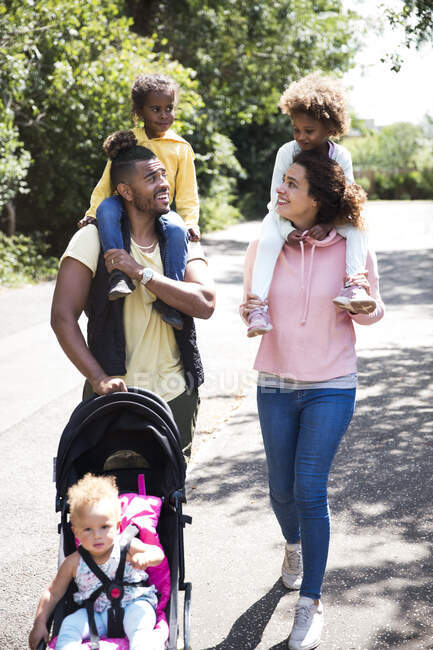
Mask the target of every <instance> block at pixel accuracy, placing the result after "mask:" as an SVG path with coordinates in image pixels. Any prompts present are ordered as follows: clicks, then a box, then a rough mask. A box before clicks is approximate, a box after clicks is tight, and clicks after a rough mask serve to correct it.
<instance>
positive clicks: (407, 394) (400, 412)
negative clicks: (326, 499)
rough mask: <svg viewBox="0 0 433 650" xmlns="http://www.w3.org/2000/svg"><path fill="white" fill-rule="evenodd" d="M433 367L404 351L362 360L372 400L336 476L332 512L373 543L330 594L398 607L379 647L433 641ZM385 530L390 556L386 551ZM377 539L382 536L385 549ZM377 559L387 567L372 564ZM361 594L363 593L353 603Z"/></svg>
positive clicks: (334, 579)
mask: <svg viewBox="0 0 433 650" xmlns="http://www.w3.org/2000/svg"><path fill="white" fill-rule="evenodd" d="M432 362H433V356H432V351H431V350H430V349H427V348H426V349H422V348H421V349H420V348H418V349H416V348H400V349H398V350H396V351H395V352H393V353H388V352H387V354H386V356H385V357H384V356H380V355H378V356H377V357H374V355H373V358H368V359H365V358H361V359H360V360H359V383H360V386H362V387H363V392H364V393H366V397H365V398H364V399H361V400H360V401H359V402H358V404H357V407H356V411H355V417H354V419H353V422H352V425H351V427H350V429H349V431H348V433H347V434H346V436H345V438H344V440H343V442H342V444H341V446H340V449H339V451H338V454H337V457H336V459H335V463H334V468H333V472H332V474H331V481H330V499H331V504H332V510H333V512H334V513H337V512H339V513H343V514H344V515H345V517H347V518H348V520H349V521H350V522H351V527H353V529H354V530H355V531H359V533H360V534H364V535H365V534H367V535H369V543H368V545H367V547H366V545H365V544H364V546H363V551H362V558H363V563H362V566H359V565H358V566H356V564H355V565H354V566H353V567H351V568H350V569H344V570H340V569H338V570H334V571H328V572H327V574H326V578H325V580H326V585H325V589H326V591H327V592H328V593H330V594H334V596H335V597H336V598H338V599H339V600H340V602H343V603H344V602H345V600H346V604H350V605H351V606H356V604H357V603H358V604H361V603H362V602H364V603H365V602H368V601H372V600H373V599H377V598H386V599H387V600H389V601H391V602H393V603H394V605H395V606H397V608H398V611H396V613H394V614H393V620H392V621H390V622H389V625H388V626H387V628H386V629H384V630H382V631H381V632H380V633H378V635H376V638H375V639H374V642H373V643H374V645H372V646H371V647H374V648H382V647H383V648H399V647H402V646H405V647H408V643H410V642H412V641H413V642H415V641H416V643H415V645H413V647H414V648H421V647H423V648H427V647H429V646H427V645H426V642H427V638H429V639H431V633H432V628H431V627H430V626H431V624H432V620H431V606H432V605H433V596H432V594H433V560H432V557H431V554H429V553H428V544H429V543H432V542H433V512H432V495H433V481H432V467H433V432H432V425H431V423H432V420H433V405H432V403H431V401H430V400H429V399H428V398H427V393H426V391H427V389H428V387H429V384H430V387H431V381H432V367H433V363H432ZM383 529H385V531H384V532H385V535H386V538H387V540H389V548H388V549H384V548H382V545H383V541H382V540H383V536H382V533H383ZM375 532H380V533H381V538H382V539H381V540H380V541H379V540H378V539H376V538H375ZM395 544H399V547H395V546H394V545H395ZM375 553H379V554H380V556H379V557H380V561H379V562H374V560H373V559H372V560H371V561H370V564H369V563H368V561H367V562H366V561H365V560H366V558H368V555H369V554H371V556H374V554H375ZM384 558H386V559H384ZM357 588H358V589H359V588H360V595H359V596H358V598H357V599H355V600H354V599H353V592H354V591H355V590H356V589H357ZM349 592H350V593H349ZM346 593H347V594H348V597H349V599H346V597H345V594H346ZM429 629H430V633H429Z"/></svg>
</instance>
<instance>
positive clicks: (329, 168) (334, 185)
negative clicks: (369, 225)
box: [293, 151, 367, 230]
mask: <svg viewBox="0 0 433 650" xmlns="http://www.w3.org/2000/svg"><path fill="white" fill-rule="evenodd" d="M295 163H296V164H297V165H301V166H302V167H303V168H304V169H305V175H306V177H307V181H308V185H309V190H308V194H309V196H312V197H313V198H314V199H316V201H317V203H318V205H319V212H318V214H317V223H334V224H335V225H344V224H350V225H352V226H355V228H358V229H359V230H365V229H366V223H365V219H364V215H363V213H362V208H363V205H364V203H365V202H366V200H367V195H366V193H365V192H364V190H363V189H362V187H361V186H360V185H357V184H356V183H353V184H352V185H347V184H346V177H345V175H344V171H343V168H342V167H341V166H340V165H339V164H338V163H337V162H336V161H335V160H332V158H329V157H328V156H322V155H318V154H317V152H312V151H302V152H301V153H299V154H298V155H297V156H295V157H294V159H293V164H295Z"/></svg>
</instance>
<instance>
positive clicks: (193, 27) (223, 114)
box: [127, 0, 357, 135]
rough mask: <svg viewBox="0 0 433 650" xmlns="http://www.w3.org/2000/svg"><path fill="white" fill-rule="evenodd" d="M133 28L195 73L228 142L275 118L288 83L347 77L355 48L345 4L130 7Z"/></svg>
mask: <svg viewBox="0 0 433 650" xmlns="http://www.w3.org/2000/svg"><path fill="white" fill-rule="evenodd" d="M127 4H128V7H129V10H130V12H131V14H132V15H133V17H134V29H135V30H136V31H137V32H138V33H140V34H143V35H146V36H152V35H153V36H155V37H156V38H157V44H156V46H157V48H158V49H159V50H161V51H164V52H167V53H169V54H170V55H171V56H173V57H176V59H178V60H179V61H180V62H181V63H182V64H183V65H185V66H188V67H191V68H193V69H194V70H196V72H197V79H198V81H199V83H200V89H201V92H202V95H203V97H205V98H206V111H207V112H208V114H209V115H210V116H211V118H212V119H213V120H215V121H216V123H217V125H218V128H220V129H224V131H225V132H228V134H229V135H230V134H231V133H232V132H233V130H236V129H238V128H239V126H240V125H243V124H249V123H251V122H252V121H254V122H256V123H262V122H263V121H265V120H267V119H268V118H269V115H270V114H271V113H275V112H276V110H275V107H276V105H277V104H278V98H279V96H280V94H281V91H282V90H283V87H284V85H285V84H286V82H287V80H288V79H289V80H292V79H295V78H298V77H300V76H302V75H304V74H307V72H309V71H311V70H313V69H321V70H328V71H332V72H333V73H334V74H338V73H339V72H343V71H345V70H347V69H348V67H350V63H351V55H352V53H353V51H354V49H355V47H356V44H357V37H356V35H355V33H356V31H355V30H356V24H355V20H354V18H355V15H356V14H355V13H354V12H348V13H347V14H346V13H344V12H343V10H342V2H341V0H275V1H274V2H269V0H257V1H256V2H238V1H237V0H178V1H177V2H175V3H173V2H171V1H170V0H127Z"/></svg>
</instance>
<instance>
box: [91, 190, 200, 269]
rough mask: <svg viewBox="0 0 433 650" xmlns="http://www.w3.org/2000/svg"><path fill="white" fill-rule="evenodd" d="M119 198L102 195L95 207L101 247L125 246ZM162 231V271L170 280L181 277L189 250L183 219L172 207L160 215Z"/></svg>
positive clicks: (104, 248) (105, 249) (121, 206)
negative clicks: (163, 244)
mask: <svg viewBox="0 0 433 650" xmlns="http://www.w3.org/2000/svg"><path fill="white" fill-rule="evenodd" d="M122 209H123V205H122V199H121V198H120V197H119V196H109V197H108V198H107V199H104V200H103V201H102V202H101V203H100V205H99V206H98V209H97V210H96V219H97V222H98V232H99V239H100V240H101V246H102V249H103V251H104V253H105V252H106V251H108V250H109V249H110V248H124V243H123V237H122V229H121V225H120V224H121V217H122ZM159 221H160V224H161V230H162V235H163V237H164V240H165V251H164V259H163V260H162V263H163V266H164V275H166V276H167V277H168V278H171V279H172V280H183V279H184V276H185V269H186V260H187V252H188V240H189V237H188V230H187V228H186V226H185V222H184V221H183V219H182V217H180V216H179V215H178V214H177V213H176V212H173V211H172V210H171V211H170V212H168V213H167V214H163V215H161V216H160V217H159Z"/></svg>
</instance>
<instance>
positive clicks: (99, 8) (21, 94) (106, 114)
mask: <svg viewBox="0 0 433 650" xmlns="http://www.w3.org/2000/svg"><path fill="white" fill-rule="evenodd" d="M130 22H131V21H130V19H128V18H127V17H126V16H121V15H120V13H119V8H118V4H117V3H116V2H112V1H111V0H86V2H81V0H68V1H67V2H64V1H63V0H36V1H33V0H8V2H7V12H6V13H5V12H3V13H2V14H1V15H0V34H1V37H0V87H1V89H2V93H1V101H2V102H3V105H4V106H5V110H6V111H7V114H8V115H9V120H10V124H9V129H10V132H11V133H14V134H15V135H16V136H17V132H18V131H19V140H20V141H22V142H23V145H24V149H25V151H27V152H29V153H30V155H31V157H32V159H33V164H32V165H31V167H30V170H29V174H28V177H27V182H28V185H29V186H30V187H31V189H32V191H31V195H27V196H22V197H20V198H19V199H17V200H18V208H19V210H17V212H18V213H19V217H18V218H19V221H20V226H21V229H22V230H24V231H31V230H34V229H38V230H51V232H52V233H53V235H54V237H53V239H57V240H58V242H59V246H61V245H63V242H64V240H65V238H67V237H68V235H69V234H70V233H71V232H72V230H73V229H74V227H75V223H76V221H77V219H78V218H80V217H81V216H82V215H83V212H84V210H85V208H86V207H87V205H88V201H89V196H90V192H91V190H92V188H93V186H94V185H95V182H96V181H97V179H98V177H99V174H100V172H101V169H102V167H103V165H104V164H105V156H104V154H103V152H102V148H101V144H102V142H103V140H104V139H105V137H106V136H107V134H108V133H110V132H112V131H114V130H117V129H119V128H127V127H128V126H129V125H131V126H132V122H131V118H130V107H129V92H130V87H131V83H132V81H133V79H134V77H135V76H136V75H137V74H139V73H141V72H146V71H155V70H159V71H162V72H165V73H167V74H170V75H171V76H172V77H174V78H176V80H177V81H178V82H179V83H180V85H181V86H182V88H183V89H184V93H183V96H182V105H181V111H180V121H179V125H178V127H179V128H180V130H181V131H182V130H183V131H188V130H191V129H192V124H193V123H194V122H195V118H194V114H195V112H196V110H197V109H198V107H200V106H201V104H202V102H201V99H200V97H199V95H198V94H197V92H196V90H195V86H196V83H195V82H194V80H193V79H192V76H193V75H192V72H191V71H189V70H186V69H185V68H184V67H183V66H181V65H180V64H179V63H178V62H176V61H172V60H171V59H170V57H169V56H168V55H165V54H162V53H161V54H158V53H155V52H154V50H153V41H152V39H150V38H146V39H145V38H140V37H138V36H135V35H133V34H131V32H130V30H129V27H130ZM16 139H17V141H18V136H17V137H16ZM17 160H18V158H17ZM21 160H22V163H23V164H25V163H28V162H29V159H28V158H26V159H25V160H24V161H23V159H22V154H21Z"/></svg>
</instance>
